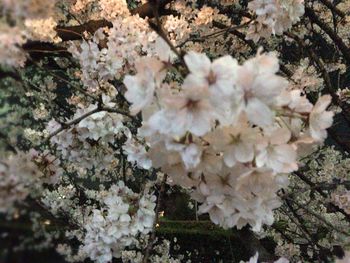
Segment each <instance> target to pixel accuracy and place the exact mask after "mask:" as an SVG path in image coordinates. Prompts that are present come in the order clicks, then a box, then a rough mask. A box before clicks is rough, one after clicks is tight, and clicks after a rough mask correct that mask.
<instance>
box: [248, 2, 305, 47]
mask: <svg viewBox="0 0 350 263" xmlns="http://www.w3.org/2000/svg"><path fill="white" fill-rule="evenodd" d="M248 8H249V10H251V11H252V12H253V13H254V14H256V16H257V18H256V19H255V20H254V22H253V23H251V24H250V26H249V29H248V34H247V39H252V40H254V41H255V42H257V41H258V40H259V39H260V38H261V37H263V38H268V37H269V36H270V35H271V34H276V35H282V34H283V32H284V31H286V30H288V29H290V28H291V27H292V25H293V24H295V23H297V22H298V21H300V17H301V16H302V15H303V14H304V11H305V10H304V1H303V0H253V1H251V2H249V3H248Z"/></svg>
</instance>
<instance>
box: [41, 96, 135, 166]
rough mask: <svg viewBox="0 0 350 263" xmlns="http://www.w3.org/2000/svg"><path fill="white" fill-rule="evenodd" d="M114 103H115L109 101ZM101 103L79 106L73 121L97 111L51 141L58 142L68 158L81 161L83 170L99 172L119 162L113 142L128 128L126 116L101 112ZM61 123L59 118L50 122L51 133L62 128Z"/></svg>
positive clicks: (56, 143)
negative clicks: (116, 158) (93, 169)
mask: <svg viewBox="0 0 350 263" xmlns="http://www.w3.org/2000/svg"><path fill="white" fill-rule="evenodd" d="M107 105H113V103H107ZM97 107H98V106H97V105H95V104H91V105H89V106H88V107H87V108H83V109H78V110H77V112H76V113H75V114H74V116H73V118H72V120H76V119H78V118H80V117H81V116H83V115H85V114H88V115H89V113H91V112H94V111H96V112H94V113H92V114H90V115H89V116H88V117H86V118H84V119H83V120H82V121H80V122H79V123H77V124H76V125H72V126H71V127H69V128H68V129H63V130H62V131H61V132H59V133H58V134H56V135H54V136H52V138H51V139H50V140H51V142H52V143H53V144H55V145H57V150H58V151H59V152H60V153H61V155H62V157H63V158H64V159H65V160H68V161H70V162H72V163H74V162H78V163H79V164H80V168H82V169H92V168H95V169H96V171H102V170H108V169H109V168H111V167H113V166H114V165H115V162H114V157H113V150H112V149H111V148H110V147H109V143H111V142H113V141H114V139H115V138H116V137H118V136H121V135H122V134H123V132H126V133H128V129H127V128H126V127H125V126H124V124H123V116H122V115H121V114H119V113H115V112H107V111H103V110H101V111H97V110H96V109H97ZM61 127H62V126H61V124H59V123H58V122H57V121H55V120H51V121H50V122H49V123H48V126H47V131H48V132H49V133H50V134H53V133H54V132H56V131H58V130H60V129H61Z"/></svg>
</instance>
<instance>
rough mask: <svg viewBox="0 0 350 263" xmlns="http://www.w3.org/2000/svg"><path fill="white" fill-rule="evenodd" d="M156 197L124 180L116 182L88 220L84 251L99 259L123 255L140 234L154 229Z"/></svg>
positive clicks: (94, 258) (95, 259) (103, 262)
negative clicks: (135, 191)
mask: <svg viewBox="0 0 350 263" xmlns="http://www.w3.org/2000/svg"><path fill="white" fill-rule="evenodd" d="M155 200H156V197H155V196H154V195H152V194H147V193H145V194H144V195H141V196H140V195H138V194H136V193H134V192H133V191H132V190H131V189H130V188H128V187H126V186H125V185H124V183H123V182H122V181H120V182H119V183H118V184H115V185H112V186H111V187H110V189H109V190H108V192H107V193H106V196H105V197H104V198H103V200H102V204H101V208H100V209H94V210H93V212H92V214H91V215H90V216H89V218H88V219H87V220H86V223H85V230H86V235H85V238H84V241H83V243H84V245H83V246H82V247H81V250H82V251H83V252H84V253H85V254H87V255H88V256H89V257H90V258H91V259H92V260H94V261H96V262H101V263H105V262H111V260H112V258H113V257H115V258H120V257H121V255H122V254H121V252H122V251H123V250H124V249H125V248H126V247H127V246H131V245H132V244H134V243H137V239H136V237H137V236H138V235H140V234H143V235H146V234H148V233H149V232H150V231H151V230H152V228H153V223H154V218H155V212H154V208H155Z"/></svg>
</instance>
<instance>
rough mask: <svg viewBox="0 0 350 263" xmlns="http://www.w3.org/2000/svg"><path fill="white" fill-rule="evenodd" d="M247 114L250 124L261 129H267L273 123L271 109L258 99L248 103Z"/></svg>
mask: <svg viewBox="0 0 350 263" xmlns="http://www.w3.org/2000/svg"><path fill="white" fill-rule="evenodd" d="M245 112H246V113H247V117H248V119H249V121H250V122H252V123H253V124H256V125H258V126H260V127H266V126H269V125H271V124H272V122H273V117H274V116H273V113H272V111H271V109H270V108H269V107H268V106H267V105H266V104H264V103H263V102H261V101H260V100H259V99H257V98H252V99H250V100H249V101H248V104H247V106H246V109H245Z"/></svg>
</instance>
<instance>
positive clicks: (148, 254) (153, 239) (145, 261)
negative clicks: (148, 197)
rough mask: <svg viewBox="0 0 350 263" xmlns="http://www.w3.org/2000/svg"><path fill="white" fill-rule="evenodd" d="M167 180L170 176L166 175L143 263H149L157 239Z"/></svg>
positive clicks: (159, 194)
mask: <svg viewBox="0 0 350 263" xmlns="http://www.w3.org/2000/svg"><path fill="white" fill-rule="evenodd" d="M167 178H168V175H167V174H165V175H164V177H163V180H162V183H161V186H160V190H159V193H158V200H157V206H156V211H155V213H156V215H155V219H154V222H153V227H152V234H151V236H150V238H149V239H148V244H147V247H146V250H145V255H144V257H143V260H142V262H143V263H148V262H149V256H150V253H151V250H152V247H153V243H154V241H155V238H156V231H155V229H156V226H157V224H158V221H159V210H160V204H161V200H162V195H163V193H164V191H165V183H166V181H167Z"/></svg>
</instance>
